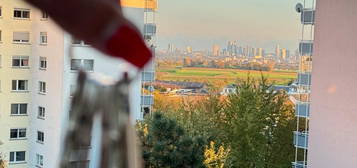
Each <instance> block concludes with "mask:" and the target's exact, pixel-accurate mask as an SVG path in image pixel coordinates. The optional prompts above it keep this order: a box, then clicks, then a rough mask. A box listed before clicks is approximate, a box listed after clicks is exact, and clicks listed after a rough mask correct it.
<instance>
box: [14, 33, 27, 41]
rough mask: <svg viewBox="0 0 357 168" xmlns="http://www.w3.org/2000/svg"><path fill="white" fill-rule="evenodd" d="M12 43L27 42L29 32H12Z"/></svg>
mask: <svg viewBox="0 0 357 168" xmlns="http://www.w3.org/2000/svg"><path fill="white" fill-rule="evenodd" d="M13 42H14V43H29V42H30V33H29V32H14V34H13Z"/></svg>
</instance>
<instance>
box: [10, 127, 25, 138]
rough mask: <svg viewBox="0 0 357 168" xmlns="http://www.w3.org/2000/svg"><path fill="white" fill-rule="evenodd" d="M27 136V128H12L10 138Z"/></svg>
mask: <svg viewBox="0 0 357 168" xmlns="http://www.w3.org/2000/svg"><path fill="white" fill-rule="evenodd" d="M24 138H26V128H21V129H10V139H24Z"/></svg>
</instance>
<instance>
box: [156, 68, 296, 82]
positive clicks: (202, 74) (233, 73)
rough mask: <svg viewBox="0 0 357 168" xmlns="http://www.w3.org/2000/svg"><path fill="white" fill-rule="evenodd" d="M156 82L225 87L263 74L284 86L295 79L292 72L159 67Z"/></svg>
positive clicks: (294, 73)
mask: <svg viewBox="0 0 357 168" xmlns="http://www.w3.org/2000/svg"><path fill="white" fill-rule="evenodd" d="M157 72H158V73H157V79H158V80H174V81H192V82H206V83H212V84H214V85H219V86H220V85H226V84H229V83H233V82H235V81H237V80H239V79H246V78H247V77H248V75H249V76H250V77H251V78H261V75H262V74H263V76H264V77H266V78H267V79H268V80H269V81H270V82H273V83H275V84H280V85H284V84H287V83H289V82H290V81H292V80H294V79H296V75H297V74H296V72H294V71H272V72H264V71H263V72H261V71H249V70H238V69H216V68H175V67H160V68H158V70H157Z"/></svg>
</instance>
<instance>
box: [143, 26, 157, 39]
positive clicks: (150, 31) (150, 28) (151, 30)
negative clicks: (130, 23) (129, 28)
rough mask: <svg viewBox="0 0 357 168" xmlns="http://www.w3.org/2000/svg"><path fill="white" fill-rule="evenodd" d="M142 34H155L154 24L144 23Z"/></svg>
mask: <svg viewBox="0 0 357 168" xmlns="http://www.w3.org/2000/svg"><path fill="white" fill-rule="evenodd" d="M144 34H145V35H147V36H155V35H156V24H154V23H146V24H145V25H144Z"/></svg>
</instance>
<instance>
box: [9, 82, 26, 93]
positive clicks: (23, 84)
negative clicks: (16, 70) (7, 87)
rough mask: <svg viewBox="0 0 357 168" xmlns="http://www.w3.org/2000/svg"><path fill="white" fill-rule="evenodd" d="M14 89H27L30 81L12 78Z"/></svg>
mask: <svg viewBox="0 0 357 168" xmlns="http://www.w3.org/2000/svg"><path fill="white" fill-rule="evenodd" d="M12 90H13V91H27V90H28V81H27V80H12Z"/></svg>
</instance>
